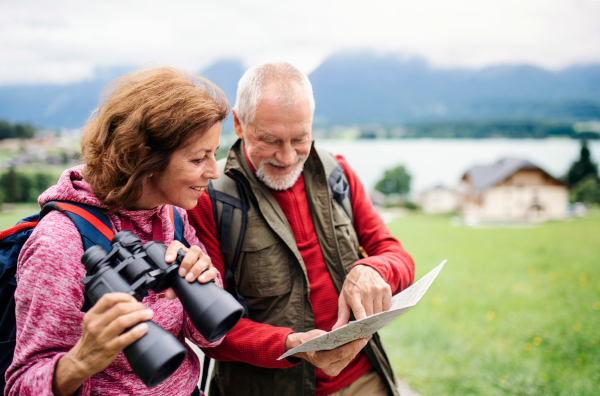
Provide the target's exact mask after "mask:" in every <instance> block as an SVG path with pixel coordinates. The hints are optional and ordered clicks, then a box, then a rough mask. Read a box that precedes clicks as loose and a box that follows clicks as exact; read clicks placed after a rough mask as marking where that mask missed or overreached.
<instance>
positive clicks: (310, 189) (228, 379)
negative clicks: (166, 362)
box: [209, 140, 399, 396]
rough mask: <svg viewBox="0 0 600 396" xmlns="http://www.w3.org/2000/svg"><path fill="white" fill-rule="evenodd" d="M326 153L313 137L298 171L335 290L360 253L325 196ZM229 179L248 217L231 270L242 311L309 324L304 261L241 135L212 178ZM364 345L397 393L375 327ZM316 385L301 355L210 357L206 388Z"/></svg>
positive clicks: (256, 317) (274, 391)
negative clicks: (290, 363) (273, 361)
mask: <svg viewBox="0 0 600 396" xmlns="http://www.w3.org/2000/svg"><path fill="white" fill-rule="evenodd" d="M322 158H323V160H322ZM332 160H333V161H335V157H333V156H332V155H331V154H329V153H327V152H324V151H321V150H317V149H315V147H314V145H313V147H312V148H311V151H310V154H309V156H308V158H307V160H306V163H305V165H304V171H303V176H304V183H305V186H306V195H307V199H308V203H309V207H310V213H311V217H312V220H313V223H314V227H315V231H316V233H317V237H318V240H319V243H320V246H321V251H322V253H323V258H324V259H325V263H326V266H327V270H328V271H329V274H330V276H331V279H332V280H333V283H334V285H335V287H336V289H337V291H338V293H339V292H340V290H341V289H342V284H343V282H344V277H345V276H346V274H347V273H348V271H349V270H350V269H351V268H352V265H353V264H354V263H355V262H356V261H357V260H358V259H359V258H360V257H361V255H360V253H359V242H358V237H357V235H356V232H355V231H354V228H353V226H352V221H351V219H350V218H349V217H348V216H347V215H346V212H345V211H344V210H343V209H342V207H341V206H340V205H339V204H338V202H336V201H335V200H334V199H332V198H331V191H330V189H329V185H328V182H327V178H326V172H325V168H324V165H323V164H324V163H328V164H331V161H332ZM235 181H237V182H239V183H240V185H241V186H242V188H243V190H244V193H245V195H246V198H247V218H246V231H245V234H244V237H243V241H242V242H241V253H240V256H239V260H238V262H237V266H236V268H235V272H234V278H235V282H236V285H237V290H238V292H239V294H241V295H242V296H243V297H244V298H245V300H246V303H247V306H248V314H249V318H250V319H251V320H253V321H255V322H259V323H265V324H270V325H273V326H277V327H287V328H291V329H293V330H294V331H296V332H306V331H309V330H313V329H314V314H313V310H312V307H311V304H310V301H309V299H308V297H309V293H310V285H309V281H308V276H307V273H306V266H305V265H304V261H303V259H302V256H301V255H300V252H299V251H298V247H297V246H296V241H295V239H294V235H293V233H292V230H291V228H290V225H289V223H288V221H287V219H286V217H285V215H284V213H283V211H282V210H281V208H280V206H279V204H278V203H277V201H276V200H275V197H274V196H273V194H271V191H270V190H269V189H268V188H267V187H266V186H265V185H264V184H263V183H262V182H261V181H259V180H258V179H257V178H256V177H255V175H254V173H253V172H252V170H251V169H250V167H249V165H248V163H247V161H246V159H245V155H244V148H243V142H242V141H241V140H238V141H237V142H236V143H235V144H234V145H233V146H232V147H231V149H230V150H229V153H228V156H227V163H226V165H225V169H224V174H221V177H220V178H219V179H218V180H216V181H215V183H214V188H215V190H217V191H223V190H229V191H233V189H235V188H237V187H236V183H235ZM332 303H333V302H332ZM335 304H337V302H335ZM364 351H365V353H366V354H367V356H368V358H369V360H370V362H371V364H372V365H373V368H374V369H375V370H376V371H377V373H378V374H379V375H380V377H381V378H382V380H383V381H384V383H386V384H387V385H388V387H389V389H390V393H391V394H393V395H396V396H399V393H398V391H397V387H396V384H395V383H394V374H393V372H392V369H391V366H390V363H389V361H388V359H387V356H386V355H385V352H384V350H383V346H382V344H381V340H380V339H379V336H378V335H377V334H374V335H373V338H372V339H371V341H369V343H368V344H367V346H366V347H365V348H364ZM315 386H316V381H315V367H314V366H313V365H312V364H310V363H308V362H307V361H305V360H302V363H301V364H299V365H297V366H295V367H291V368H287V369H267V368H262V367H257V366H252V365H250V364H246V363H241V362H220V361H216V362H215V368H214V371H213V376H212V379H211V385H210V393H209V395H210V396H221V395H222V396H236V395H239V396H246V395H247V396H250V395H252V396H255V395H256V396H259V395H260V396H271V395H272V396H278V395H290V396H305V395H314V394H315Z"/></svg>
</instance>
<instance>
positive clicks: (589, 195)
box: [571, 175, 600, 204]
mask: <svg viewBox="0 0 600 396" xmlns="http://www.w3.org/2000/svg"><path fill="white" fill-rule="evenodd" d="M571 202H585V203H590V204H591V203H600V183H598V180H597V178H596V177H594V175H587V176H586V177H585V178H584V179H583V180H581V181H580V182H579V183H577V184H576V185H575V187H573V189H572V190H571Z"/></svg>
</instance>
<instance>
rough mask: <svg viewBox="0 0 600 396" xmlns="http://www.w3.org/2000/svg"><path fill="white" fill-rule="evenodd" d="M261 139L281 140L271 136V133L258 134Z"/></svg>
mask: <svg viewBox="0 0 600 396" xmlns="http://www.w3.org/2000/svg"><path fill="white" fill-rule="evenodd" d="M258 137H259V139H269V138H271V139H277V140H279V138H278V137H277V136H275V135H271V134H270V133H269V132H259V134H258Z"/></svg>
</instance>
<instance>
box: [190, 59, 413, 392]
mask: <svg viewBox="0 0 600 396" xmlns="http://www.w3.org/2000/svg"><path fill="white" fill-rule="evenodd" d="M314 106H315V105H314V98H313V94H312V87H311V85H310V82H309V80H308V78H307V76H306V75H304V74H303V73H301V72H300V71H298V70H297V69H296V68H295V67H293V66H291V65H289V64H287V63H265V64H260V65H257V66H254V67H252V68H250V69H249V70H248V71H247V72H246V73H245V74H244V76H243V77H242V78H241V80H240V82H239V85H238V92H237V99H236V105H235V107H234V109H233V121H234V127H235V132H236V134H237V136H238V137H239V140H238V141H237V142H236V143H235V144H234V145H233V146H232V147H231V149H230V150H229V153H228V156H227V160H226V163H225V164H223V162H221V164H220V165H221V167H220V169H221V172H222V173H224V174H222V175H221V179H219V180H217V181H215V183H214V185H211V186H210V187H209V195H207V194H202V196H201V197H200V200H199V202H198V206H197V207H196V208H195V209H193V210H192V211H190V212H189V215H190V221H191V223H192V225H194V227H195V228H196V230H197V231H198V236H199V238H200V239H201V240H202V242H203V243H204V244H205V246H206V249H207V251H208V253H209V255H210V257H211V259H212V262H213V264H214V266H215V267H216V268H217V269H219V270H220V271H221V273H226V272H227V271H226V270H227V269H226V268H225V264H226V262H227V260H225V259H224V258H227V257H231V253H232V249H233V248H230V246H229V245H231V241H230V239H231V237H230V236H229V235H224V234H227V233H228V232H229V231H230V229H231V227H234V228H235V226H231V224H228V225H226V226H224V225H223V224H219V227H217V225H216V224H217V223H218V222H220V223H222V222H223V221H222V220H221V219H222V216H223V212H227V211H226V210H225V209H223V207H222V206H220V205H222V204H221V203H217V201H218V200H219V194H222V193H223V192H225V193H227V192H230V193H231V191H234V192H235V191H239V192H240V193H241V194H238V197H240V196H241V197H243V198H242V199H243V200H244V201H245V203H244V205H243V206H244V208H245V216H244V221H243V222H242V223H241V224H240V223H239V222H238V225H237V226H238V228H240V227H243V226H244V224H245V229H244V231H245V232H244V234H243V237H242V238H240V239H241V241H240V243H239V244H236V245H239V247H240V249H239V250H240V252H239V254H238V255H237V256H236V257H235V259H234V261H235V262H233V263H230V264H228V265H231V267H232V268H229V269H232V270H233V272H230V276H229V279H227V278H228V277H227V276H226V277H225V281H226V282H227V281H228V282H229V284H227V285H226V286H227V288H228V290H230V291H232V293H234V294H236V295H237V297H238V298H239V299H240V300H241V301H243V302H245V304H246V306H247V318H244V319H242V320H241V321H240V322H239V323H238V324H237V325H236V327H235V328H234V329H233V330H232V331H231V332H230V333H229V334H228V335H227V337H226V338H225V340H224V341H223V343H222V344H221V345H220V346H218V347H216V348H211V349H210V350H209V349H207V350H205V353H206V354H207V355H208V356H210V357H212V358H214V359H216V360H217V361H216V364H215V368H214V372H213V378H212V381H211V385H210V394H211V395H227V396H229V395H315V394H316V395H331V394H339V395H345V396H351V395H390V394H394V395H398V391H397V389H396V385H395V383H394V374H393V372H392V369H391V366H390V363H389V361H388V359H387V357H386V355H385V352H384V350H383V346H382V345H381V341H380V340H379V337H378V336H377V334H375V335H374V336H373V337H372V338H369V339H361V340H356V341H354V342H351V343H349V344H346V345H344V346H341V347H339V348H337V349H334V350H332V351H319V352H308V353H298V354H296V355H293V357H291V358H288V359H283V360H280V361H278V360H277V358H278V357H279V356H280V355H281V354H283V353H284V352H285V351H287V350H289V349H290V348H293V347H295V346H297V345H299V344H301V343H303V342H306V341H308V340H310V339H311V338H314V337H316V336H318V335H321V334H323V333H324V332H325V331H329V330H331V329H332V328H337V327H340V326H342V325H344V324H346V323H348V320H349V318H350V315H351V313H352V314H354V316H355V317H356V318H357V319H361V318H364V317H366V316H368V315H371V314H373V313H377V312H381V311H383V310H386V309H388V308H389V306H390V300H391V297H392V295H393V294H396V293H398V292H400V291H401V290H403V289H404V288H406V287H408V286H409V285H410V284H411V283H412V281H413V276H414V264H413V261H412V259H411V257H410V256H409V255H408V253H406V251H405V250H404V249H403V248H402V246H401V245H400V243H399V242H398V240H396V239H395V238H394V237H393V236H392V235H391V234H390V232H389V231H388V229H387V228H386V226H385V225H384V223H383V221H382V220H381V218H380V217H379V215H378V213H377V212H376V210H375V209H374V208H373V205H372V203H371V200H370V199H369V198H368V196H367V195H366V193H365V191H364V188H363V186H362V184H361V182H360V180H359V179H358V178H357V176H356V174H355V173H354V171H353V170H352V169H351V168H350V167H349V166H348V163H347V162H346V161H345V160H344V158H343V157H341V156H335V157H334V156H333V155H331V154H329V153H327V152H324V151H322V150H319V149H316V148H315V147H314V145H313V143H312V139H311V129H312V126H311V125H312V118H313V113H314ZM222 161H224V160H222ZM338 164H339V165H340V166H341V168H340V169H339V171H343V172H339V171H338V173H337V174H336V176H335V177H336V178H339V184H340V186H339V189H340V190H341V191H342V192H343V191H344V187H346V191H347V190H348V188H349V194H343V195H342V196H343V197H344V199H346V207H347V209H346V211H345V210H344V202H343V201H342V199H340V197H337V198H338V199H334V195H335V194H333V191H332V187H331V186H330V183H329V182H328V178H329V177H332V176H331V173H332V172H331V169H333V168H336V166H335V165H338ZM338 168H339V167H338ZM211 187H212V189H211ZM338 192H339V191H338ZM210 195H212V200H211V196H210ZM215 197H216V199H215ZM224 202H225V203H227V202H229V201H227V200H225V201H224ZM230 203H231V202H230ZM232 205H233V204H232ZM217 206H218V207H219V208H220V211H219V212H220V215H217V210H216V209H217ZM233 206H235V207H237V206H236V205H233ZM238 206H239V205H238ZM347 212H351V213H347ZM225 217H227V216H225ZM229 218H230V219H231V209H229ZM234 224H235V222H234ZM233 234H234V235H235V234H236V233H235V232H233ZM225 243H228V244H229V245H228V246H226V248H225V249H223V245H224V244H225ZM234 248H235V246H234ZM224 262H225V264H224ZM233 282H235V285H232V283H233Z"/></svg>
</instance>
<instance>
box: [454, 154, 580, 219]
mask: <svg viewBox="0 0 600 396" xmlns="http://www.w3.org/2000/svg"><path fill="white" fill-rule="evenodd" d="M458 192H459V212H460V213H461V214H462V215H463V216H465V218H466V219H470V220H473V221H546V220H551V219H563V218H565V217H566V208H567V204H568V202H569V191H568V189H567V186H566V184H565V183H564V182H562V181H561V180H558V179H556V178H554V177H552V176H551V175H549V174H548V173H547V172H546V171H544V170H543V169H541V168H540V167H538V166H536V165H534V164H532V163H531V162H529V161H526V160H522V159H516V158H506V159H503V160H500V161H498V162H496V163H495V164H493V165H487V166H475V167H473V168H471V169H469V170H468V171H467V172H466V173H465V174H464V176H463V177H462V180H461V183H460V185H459V188H458Z"/></svg>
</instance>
